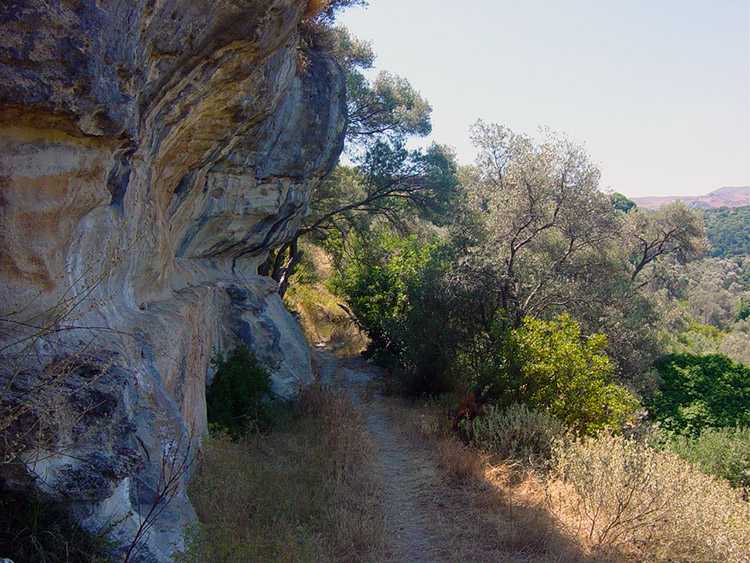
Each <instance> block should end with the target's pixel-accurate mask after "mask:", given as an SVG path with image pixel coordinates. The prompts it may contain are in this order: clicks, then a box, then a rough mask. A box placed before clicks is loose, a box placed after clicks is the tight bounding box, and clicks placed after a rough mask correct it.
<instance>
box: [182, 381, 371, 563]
mask: <svg viewBox="0 0 750 563" xmlns="http://www.w3.org/2000/svg"><path fill="white" fill-rule="evenodd" d="M373 455H374V454H373V448H372V445H371V443H370V441H369V437H368V436H367V434H366V431H365V429H364V424H363V421H362V418H361V415H360V414H359V413H358V412H357V411H356V410H355V409H353V408H352V405H351V404H350V403H349V402H348V401H347V400H346V399H344V398H343V397H342V396H340V395H337V394H335V393H333V392H332V391H330V390H329V389H327V388H325V387H321V386H314V387H312V388H309V389H307V390H305V391H303V392H302V396H301V398H300V402H299V405H298V407H297V408H296V409H295V411H294V413H293V415H292V416H291V417H290V420H289V421H288V422H287V423H286V424H285V427H284V428H280V429H278V430H276V431H274V432H273V433H271V434H269V435H268V436H253V437H249V438H246V439H244V440H243V441H240V442H232V441H231V440H229V439H228V438H227V437H225V436H214V437H212V438H210V439H208V440H207V441H206V442H205V444H204V448H203V454H202V457H201V460H200V465H199V468H198V471H197V473H196V475H195V476H194V477H193V479H192V481H191V484H190V488H189V494H190V498H191V500H192V502H193V504H194V506H195V508H196V511H197V513H198V517H199V520H200V522H201V525H200V527H199V528H198V529H197V530H195V531H194V533H193V534H192V542H191V546H190V548H189V551H188V552H187V553H185V554H183V555H182V557H181V559H180V561H212V562H238V563H239V562H247V561H300V562H302V561H305V562H307V561H374V560H377V557H376V554H377V553H378V550H379V549H380V546H381V545H382V535H383V516H382V512H381V510H380V508H379V506H378V504H377V502H376V500H375V493H376V491H377V488H378V481H377V478H376V476H375V475H374V474H373V473H372V471H371V469H370V468H371V467H372V456H373Z"/></svg>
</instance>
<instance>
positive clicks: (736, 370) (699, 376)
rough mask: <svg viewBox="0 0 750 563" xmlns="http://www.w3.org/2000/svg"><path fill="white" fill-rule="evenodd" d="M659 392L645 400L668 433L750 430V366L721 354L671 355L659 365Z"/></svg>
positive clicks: (661, 360) (691, 433)
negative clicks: (727, 428) (711, 429)
mask: <svg viewBox="0 0 750 563" xmlns="http://www.w3.org/2000/svg"><path fill="white" fill-rule="evenodd" d="M657 369H658V372H659V376H660V378H661V384H660V386H659V390H658V391H657V392H656V393H655V394H654V395H653V396H652V397H649V398H647V399H646V400H645V405H646V407H647V408H648V409H649V411H650V413H651V415H652V416H653V417H654V418H655V419H656V420H658V421H659V422H660V423H661V424H662V425H663V426H664V428H666V429H667V430H670V431H673V432H677V433H685V434H690V435H697V434H699V433H700V432H701V431H702V430H703V429H705V428H726V427H734V426H743V427H750V367H747V366H744V365H741V364H736V363H734V362H732V360H730V359H729V358H727V357H726V356H721V355H718V354H713V355H708V356H694V355H692V354H670V355H668V356H665V357H663V358H661V359H660V360H659V361H658V362H657Z"/></svg>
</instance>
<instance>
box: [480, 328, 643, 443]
mask: <svg viewBox="0 0 750 563" xmlns="http://www.w3.org/2000/svg"><path fill="white" fill-rule="evenodd" d="M605 346H606V338H605V337H604V335H602V334H595V335H591V336H588V337H585V338H584V337H582V335H581V329H580V326H579V325H578V323H577V322H575V321H574V320H573V319H571V318H570V317H568V316H567V315H563V316H561V317H559V318H558V319H557V320H555V321H543V320H538V319H526V321H525V324H524V325H523V326H522V327H521V328H519V329H517V330H513V331H509V332H508V333H505V334H504V335H502V336H501V337H500V345H499V350H496V351H495V355H496V356H497V357H498V361H499V362H500V364H499V365H498V366H497V367H496V368H494V371H495V375H494V378H493V379H494V382H493V386H494V387H495V388H496V389H499V390H500V397H499V401H498V403H499V404H501V405H504V406H510V405H511V404H513V403H524V404H527V405H529V406H530V407H532V408H536V409H542V410H545V411H546V412H548V413H549V414H551V415H553V416H555V417H556V418H557V419H559V420H560V421H561V422H563V423H564V424H565V425H566V426H568V427H569V428H570V429H571V430H573V431H575V432H577V433H595V432H596V431H598V430H602V429H604V428H611V429H617V428H619V426H620V424H621V423H622V422H624V421H625V420H626V419H627V418H628V417H629V416H632V414H633V412H634V411H635V408H636V406H637V401H636V400H635V398H634V397H633V396H632V395H631V394H630V393H629V392H628V391H627V390H625V389H624V388H623V387H620V386H619V385H616V384H614V383H612V382H611V381H610V379H611V377H612V364H611V362H610V360H609V358H608V357H607V355H606V354H605V352H604V348H605Z"/></svg>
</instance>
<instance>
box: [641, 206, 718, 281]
mask: <svg viewBox="0 0 750 563" xmlns="http://www.w3.org/2000/svg"><path fill="white" fill-rule="evenodd" d="M626 227H627V229H628V231H629V236H630V239H631V250H630V263H631V266H632V268H631V274H630V278H631V279H632V280H635V279H636V278H637V277H638V276H639V275H640V274H641V272H643V270H644V268H646V266H648V265H649V264H653V263H655V262H656V261H657V260H659V259H660V258H664V257H667V256H674V257H675V258H676V259H677V260H678V261H680V262H681V263H685V262H689V261H691V260H695V259H696V258H700V257H701V256H703V254H704V253H705V252H706V250H707V249H708V241H707V240H706V234H705V230H704V228H703V220H702V219H701V217H700V215H698V214H697V213H696V212H694V211H692V210H691V209H690V208H689V207H688V206H687V205H685V204H684V203H683V202H682V201H680V200H677V201H675V202H673V203H669V204H667V205H663V206H662V207H661V208H660V209H659V210H658V211H656V212H648V211H642V210H636V211H634V212H630V213H628V216H627V222H626ZM644 283H648V282H644Z"/></svg>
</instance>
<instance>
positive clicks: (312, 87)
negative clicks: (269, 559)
mask: <svg viewBox="0 0 750 563" xmlns="http://www.w3.org/2000/svg"><path fill="white" fill-rule="evenodd" d="M305 7H306V6H305V2H304V1H302V0H266V1H261V0H211V1H210V2H209V1H201V0H109V1H107V2H100V1H98V0H63V1H60V2H52V3H50V2H46V1H45V0H25V1H14V0H10V1H9V2H3V4H2V6H0V280H1V282H0V350H1V351H2V353H3V354H4V357H3V359H2V360H3V361H2V367H3V374H2V377H3V379H2V381H1V382H0V383H1V384H2V389H3V391H0V393H2V395H0V399H1V400H2V401H3V403H4V404H5V407H4V408H5V411H4V413H5V414H8V413H11V415H12V416H10V415H9V416H7V417H6V420H8V421H10V422H9V423H8V424H6V425H5V426H6V428H3V429H2V430H3V432H5V433H6V435H9V434H8V432H11V431H12V432H14V433H13V434H12V436H17V437H18V438H17V444H15V445H14V444H13V441H12V440H11V446H12V447H11V448H10V450H11V451H10V453H9V454H8V452H6V455H7V456H8V458H11V457H13V455H15V454H16V453H19V452H22V453H20V457H19V458H18V459H23V461H24V462H25V463H26V464H27V465H28V466H29V467H30V468H31V469H32V470H33V471H32V473H33V474H34V475H36V476H37V477H38V478H37V481H36V483H37V486H40V487H42V488H43V489H45V490H47V491H48V492H50V493H52V494H54V495H57V496H58V498H60V499H61V500H62V501H64V502H67V503H69V504H70V506H71V510H73V511H74V512H75V513H76V514H77V515H78V517H79V518H80V519H81V520H82V521H83V522H85V523H89V524H91V525H92V526H101V525H102V524H103V523H106V522H109V523H113V522H114V523H116V526H115V530H114V533H115V534H116V535H118V536H119V537H120V540H121V542H122V543H123V544H124V545H126V544H128V543H129V542H131V541H132V539H133V537H134V536H135V535H136V534H137V533H138V530H139V527H140V529H141V530H143V524H144V520H145V521H146V524H147V527H148V534H143V535H142V536H141V538H140V539H141V540H142V542H141V543H142V544H143V545H141V544H139V547H143V549H141V550H140V552H139V555H138V557H140V558H141V559H143V560H147V561H153V560H159V561H162V560H163V561H167V560H169V558H170V553H171V552H172V551H173V550H174V549H176V548H179V547H180V546H181V542H182V536H181V527H182V526H183V525H185V524H188V523H190V522H192V521H193V519H194V514H193V512H192V508H191V507H190V503H189V500H188V498H187V496H186V494H185V482H186V478H187V473H188V472H189V471H187V468H186V467H185V466H184V462H185V461H186V460H188V459H189V458H190V456H191V452H194V451H195V443H196V441H197V439H198V437H199V436H200V435H201V434H202V433H203V432H205V429H206V415H205V386H206V381H207V378H210V367H209V359H210V358H211V356H213V354H214V353H215V352H217V351H222V350H225V349H227V348H229V347H232V346H233V345H234V343H235V341H236V340H237V339H239V340H242V341H244V342H246V343H247V344H249V345H250V347H251V349H253V350H255V352H256V355H257V356H258V357H259V358H260V359H261V360H263V361H264V362H266V363H267V364H268V365H269V366H270V368H271V369H272V371H273V374H274V375H273V386H274V391H275V392H276V393H277V394H278V395H280V396H282V397H290V396H291V395H293V394H294V392H295V390H296V388H297V386H298V385H300V384H304V383H306V382H308V381H310V380H311V377H312V376H311V369H310V356H309V352H308V350H307V347H306V345H305V343H304V341H303V339H302V336H301V334H300V331H299V329H298V327H297V326H296V324H295V322H294V320H293V319H292V317H291V316H289V315H288V314H287V312H286V311H285V310H284V308H283V306H282V304H281V301H280V299H279V297H278V294H277V293H276V285H275V282H273V281H272V280H270V279H269V278H265V277H261V276H258V275H257V271H258V266H259V265H260V264H262V263H263V262H264V261H265V259H266V257H267V255H268V252H269V251H270V250H272V249H273V248H274V247H276V246H278V245H280V244H281V243H283V242H284V241H286V240H288V239H289V238H290V237H291V235H292V234H293V233H294V231H295V229H296V227H297V223H298V221H299V220H300V218H301V217H302V216H303V214H304V213H305V211H306V207H307V203H308V198H309V197H310V194H311V192H312V189H313V188H314V187H315V186H316V185H317V184H318V183H319V182H321V181H322V179H323V178H324V177H325V176H326V175H327V174H328V173H329V172H330V170H331V169H332V167H333V165H334V163H335V161H336V158H337V157H338V154H339V153H340V151H341V148H342V145H343V133H344V127H345V99H344V82H343V76H342V73H341V71H340V69H339V67H338V66H337V65H336V64H335V62H333V61H332V60H330V59H328V58H327V57H325V56H324V55H319V54H315V53H311V52H302V51H300V50H299V49H298V37H297V23H298V22H299V20H300V17H301V15H302V13H303V11H304V10H305ZM40 378H41V379H40ZM45 378H46V379H45ZM40 381H42V382H47V383H45V385H42V386H41V388H42V389H43V390H44V392H42V393H40V392H39V388H40V387H39V385H38V384H39V382H40ZM13 405H15V406H13ZM18 405H21V407H19V406H18ZM24 405H25V407H24ZM13 409H15V410H13ZM19 409H20V410H19ZM13 413H15V414H13ZM30 428H31V429H32V430H33V431H35V432H36V431H38V432H37V435H39V436H43V437H44V438H45V439H46V440H47V447H46V448H44V449H39V448H37V449H35V450H34V449H31V450H30V449H28V448H26V449H24V448H23V447H22V446H21V444H22V443H23V442H24V441H28V438H29V436H28V434H29V433H30V431H29V429H30ZM18 459H17V460H18ZM17 460H16V461H17ZM13 465H14V464H12V463H6V464H4V465H3V466H0V468H2V469H3V470H4V471H6V473H7V471H8V470H9V468H10V467H11V466H13ZM17 480H18V479H17ZM169 487H172V488H169ZM165 490H167V491H168V492H169V493H170V494H169V495H167V496H168V498H169V499H170V502H169V503H168V504H167V503H165V502H164V501H163V499H162V498H161V497H160V494H162V493H164V491H165ZM162 496H164V495H162ZM155 506H156V507H158V508H160V509H161V508H163V511H162V512H160V514H159V515H158V517H156V518H155V519H153V520H152V521H149V520H148V518H149V510H151V509H152V508H153V507H155Z"/></svg>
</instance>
